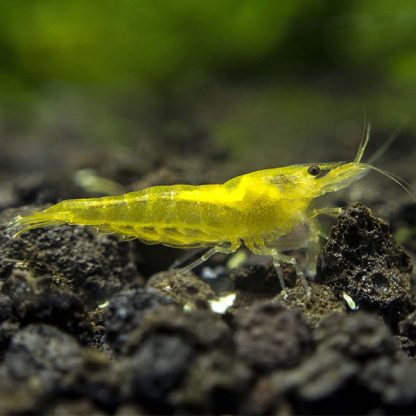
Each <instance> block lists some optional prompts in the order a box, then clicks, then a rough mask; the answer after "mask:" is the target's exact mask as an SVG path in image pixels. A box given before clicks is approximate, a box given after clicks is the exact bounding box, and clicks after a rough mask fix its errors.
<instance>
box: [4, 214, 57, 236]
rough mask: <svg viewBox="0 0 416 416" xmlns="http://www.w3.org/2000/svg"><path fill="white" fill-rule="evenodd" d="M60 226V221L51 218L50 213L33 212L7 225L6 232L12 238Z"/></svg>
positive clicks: (18, 217) (20, 216) (16, 218)
mask: <svg viewBox="0 0 416 416" xmlns="http://www.w3.org/2000/svg"><path fill="white" fill-rule="evenodd" d="M58 224H62V221H59V220H57V219H56V218H53V217H52V216H51V214H50V213H48V212H44V211H35V212H32V213H30V214H27V215H18V216H17V217H15V218H14V219H13V220H12V221H11V222H10V223H9V224H8V227H7V229H8V232H9V233H10V234H11V235H12V237H13V238H15V237H18V236H19V235H20V234H22V233H25V232H26V231H29V230H32V229H34V228H41V227H49V226H53V225H58Z"/></svg>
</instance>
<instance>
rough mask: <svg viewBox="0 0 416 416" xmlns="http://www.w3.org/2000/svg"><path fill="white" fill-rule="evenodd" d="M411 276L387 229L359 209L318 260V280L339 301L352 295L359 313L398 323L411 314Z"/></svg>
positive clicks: (343, 218)
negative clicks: (372, 313) (362, 310)
mask: <svg viewBox="0 0 416 416" xmlns="http://www.w3.org/2000/svg"><path fill="white" fill-rule="evenodd" d="M411 270H412V266H411V264H410V258H409V256H408V255H407V254H406V252H405V251H404V250H403V249H402V248H401V247H400V246H399V245H398V244H397V243H396V241H395V240H394V238H393V237H392V235H391V234H390V230H389V226H388V225H387V223H386V222H384V221H383V220H381V219H378V218H376V217H374V216H373V215H372V213H371V212H370V210H369V209H368V208H366V207H365V206H364V205H361V204H356V205H353V206H352V207H349V208H348V209H346V210H345V211H344V212H343V213H342V214H341V215H340V216H339V217H338V220H337V222H336V224H335V225H334V226H333V228H332V230H331V232H330V235H329V238H328V241H327V243H326V245H325V246H324V248H323V250H322V251H321V253H320V255H319V258H318V267H317V277H318V279H319V281H322V282H324V283H326V284H328V285H329V286H331V288H332V289H333V290H334V292H335V294H336V295H337V296H338V297H339V298H342V296H343V294H347V295H348V296H350V298H352V300H353V301H354V302H355V304H356V305H357V306H358V307H362V308H366V309H371V310H374V311H377V312H378V313H380V314H382V315H383V316H384V317H385V318H387V319H388V320H391V321H393V323H394V322H396V321H397V320H398V319H399V318H400V316H401V315H402V314H403V313H406V312H407V304H408V303H409V294H410V274H411ZM403 317H404V316H403Z"/></svg>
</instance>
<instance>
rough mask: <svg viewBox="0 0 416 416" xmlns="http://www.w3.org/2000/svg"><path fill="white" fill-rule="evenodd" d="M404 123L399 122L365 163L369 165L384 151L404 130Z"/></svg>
mask: <svg viewBox="0 0 416 416" xmlns="http://www.w3.org/2000/svg"><path fill="white" fill-rule="evenodd" d="M405 125H406V123H405V122H402V123H400V124H399V125H398V126H397V127H396V128H395V129H394V130H393V132H392V133H391V134H390V137H389V138H388V139H387V140H386V141H385V142H384V144H383V145H382V146H381V147H380V148H379V149H378V150H377V151H376V152H375V153H374V154H373V155H372V156H371V157H370V158H369V159H368V161H367V163H368V164H369V165H371V164H373V163H374V162H375V161H376V160H378V159H380V157H381V156H383V154H384V153H385V152H386V150H387V149H388V148H389V147H390V146H391V145H392V144H393V143H394V142H395V141H396V139H397V138H398V137H399V136H400V133H402V131H403V130H404V127H405Z"/></svg>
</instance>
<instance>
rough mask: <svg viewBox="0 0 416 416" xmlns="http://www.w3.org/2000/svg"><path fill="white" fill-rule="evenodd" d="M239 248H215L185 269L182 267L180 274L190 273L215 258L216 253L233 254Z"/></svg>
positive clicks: (179, 270) (178, 271) (232, 246)
mask: <svg viewBox="0 0 416 416" xmlns="http://www.w3.org/2000/svg"><path fill="white" fill-rule="evenodd" d="M237 248H238V246H234V245H230V246H229V247H223V246H215V247H212V248H210V249H209V250H208V251H206V252H205V253H204V254H203V255H202V256H201V257H199V258H197V259H196V260H194V261H193V262H192V263H190V264H188V265H187V266H185V267H182V268H180V269H178V270H177V273H178V274H183V273H187V272H190V271H191V270H192V269H194V268H195V267H198V266H199V265H200V264H202V263H204V262H205V261H207V260H208V259H209V258H210V257H211V256H213V255H214V254H216V253H224V254H231V253H233V252H234V251H236V250H237Z"/></svg>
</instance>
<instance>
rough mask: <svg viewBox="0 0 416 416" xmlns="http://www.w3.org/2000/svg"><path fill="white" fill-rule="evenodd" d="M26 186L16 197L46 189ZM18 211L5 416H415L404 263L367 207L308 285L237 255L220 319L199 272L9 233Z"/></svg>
mask: <svg viewBox="0 0 416 416" xmlns="http://www.w3.org/2000/svg"><path fill="white" fill-rule="evenodd" d="M29 185H30V184H28V186H27V188H26V191H25V188H24V186H23V187H22V189H20V191H19V192H17V191H16V192H17V193H16V192H15V194H14V195H15V198H16V201H15V203H16V205H19V204H23V203H34V202H35V203H40V202H42V203H43V202H47V201H48V200H51V199H53V195H49V196H48V195H47V194H42V193H41V189H42V186H41V185H40V184H38V185H37V186H34V185H33V184H32V185H30V186H29ZM30 189H32V191H33V192H32V191H30ZM51 192H52V191H51ZM42 195H43V196H42ZM17 212H20V209H18V210H16V209H14V210H8V211H4V212H3V213H2V214H1V216H0V283H1V289H0V291H1V293H0V358H1V363H0V413H1V414H14V415H23V414H53V415H57V414H104V415H106V414H117V415H121V414H289V415H290V414H333V413H336V414H351V413H354V414H357V413H361V414H397V413H401V414H412V413H414V409H415V408H416V387H415V386H416V368H415V366H416V364H415V363H414V359H415V356H416V315H415V314H416V312H415V310H416V309H415V307H414V304H413V298H412V294H411V287H410V286H411V285H410V280H411V272H412V268H411V265H410V259H409V256H408V255H407V254H406V252H405V251H404V250H403V249H402V248H401V247H400V246H399V245H398V244H397V242H396V241H395V239H394V238H393V237H392V235H391V234H390V231H389V227H388V225H387V224H386V223H385V222H383V221H382V220H380V219H378V218H376V217H374V216H373V215H372V214H371V212H370V211H369V210H368V209H367V208H365V207H364V206H362V205H356V206H353V207H350V208H348V209H347V210H346V211H345V212H344V213H343V214H342V215H341V216H340V217H339V218H338V220H337V222H336V223H335V225H334V226H333V228H332V231H331V233H330V235H329V239H328V241H327V243H326V245H325V246H324V247H323V249H322V251H321V253H320V258H319V264H318V266H319V267H318V273H319V274H318V280H317V281H316V282H310V288H311V292H310V294H309V295H308V294H306V293H305V290H304V288H303V287H302V286H301V285H299V283H296V282H295V279H294V275H293V269H292V268H291V267H286V268H285V270H284V274H285V277H286V279H287V283H288V289H287V290H286V291H285V292H281V290H280V287H279V285H278V282H277V278H276V275H275V272H274V270H273V269H272V267H271V265H270V263H265V264H261V265H257V266H248V265H245V266H241V267H239V268H237V269H235V270H233V271H231V272H227V271H225V273H224V272H223V273H222V278H223V279H228V280H229V283H228V286H229V287H231V290H235V293H236V295H237V298H236V302H235V303H234V305H233V307H231V308H230V309H229V310H228V311H227V312H226V313H224V314H223V315H221V314H217V313H214V312H213V311H212V310H211V302H212V301H213V300H215V299H216V298H217V297H218V296H220V295H225V294H226V293H218V292H216V291H217V290H218V289H217V288H216V287H215V285H212V286H211V285H210V284H209V281H206V282H204V281H202V280H200V279H199V278H198V277H197V276H196V275H195V274H192V273H191V274H189V275H185V276H179V277H178V276H177V275H176V274H175V273H174V272H172V271H168V270H166V268H164V267H163V270H162V271H161V272H160V273H159V274H155V275H153V276H151V277H149V276H148V274H149V270H153V269H154V268H155V267H156V266H155V265H157V264H158V262H159V258H160V256H161V255H162V254H161V253H163V251H160V250H158V249H155V251H152V250H151V248H149V247H147V248H146V249H144V248H143V250H142V246H141V245H140V244H139V243H135V242H120V241H118V240H116V239H115V238H114V237H113V236H108V235H100V234H96V233H95V232H94V231H93V230H90V229H87V228H82V227H71V226H59V227H55V228H50V229H39V230H33V231H30V232H28V233H25V234H24V235H22V236H20V237H18V238H15V239H12V238H11V235H10V232H9V231H8V230H7V223H8V220H9V219H10V218H11V217H13V216H14V215H16V213H17ZM175 253H176V252H174V251H173V252H171V253H170V254H167V257H166V258H163V259H161V260H160V262H159V263H160V264H165V263H167V262H168V260H169V261H170V259H171V256H173V257H175V256H176V254H175ZM152 256H153V257H152ZM143 270H144V272H143ZM222 270H224V269H222ZM345 295H348V297H349V298H350V299H351V300H352V301H353V302H354V303H355V308H353V307H351V306H352V304H351V303H350V305H348V304H347V302H346V297H345ZM348 297H347V299H348Z"/></svg>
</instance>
